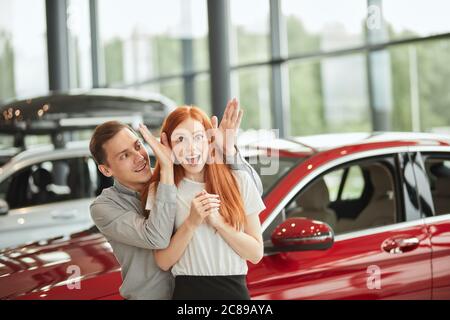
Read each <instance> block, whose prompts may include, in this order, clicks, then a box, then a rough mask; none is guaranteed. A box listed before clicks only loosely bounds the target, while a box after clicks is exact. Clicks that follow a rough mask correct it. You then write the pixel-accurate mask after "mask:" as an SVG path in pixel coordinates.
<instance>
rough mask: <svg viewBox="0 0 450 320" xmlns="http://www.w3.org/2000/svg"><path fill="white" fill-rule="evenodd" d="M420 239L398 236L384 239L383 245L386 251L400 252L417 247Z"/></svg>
mask: <svg viewBox="0 0 450 320" xmlns="http://www.w3.org/2000/svg"><path fill="white" fill-rule="evenodd" d="M419 244H420V241H419V239H418V238H416V237H408V236H398V237H392V238H388V239H386V240H384V242H383V244H382V245H381V247H382V248H383V250H384V251H386V252H388V253H392V254H400V253H405V252H409V251H412V250H414V249H416V248H417V247H418V246H419Z"/></svg>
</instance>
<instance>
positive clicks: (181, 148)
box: [170, 118, 209, 175]
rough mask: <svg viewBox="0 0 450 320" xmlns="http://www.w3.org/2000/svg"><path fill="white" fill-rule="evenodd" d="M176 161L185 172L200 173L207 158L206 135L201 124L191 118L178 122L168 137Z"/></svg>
mask: <svg viewBox="0 0 450 320" xmlns="http://www.w3.org/2000/svg"><path fill="white" fill-rule="evenodd" d="M170 141H171V144H172V150H173V152H174V154H175V159H176V163H178V164H181V166H182V167H183V168H184V170H185V171H186V173H187V174H194V175H195V174H198V173H200V172H201V171H202V170H203V168H204V167H205V164H206V162H207V160H208V151H209V144H208V137H207V135H206V130H205V127H204V126H203V124H202V123H201V122H199V121H197V120H194V119H192V118H189V119H186V120H185V121H183V122H182V123H180V124H179V125H178V126H177V127H176V128H175V130H174V131H173V132H172V135H171V137H170Z"/></svg>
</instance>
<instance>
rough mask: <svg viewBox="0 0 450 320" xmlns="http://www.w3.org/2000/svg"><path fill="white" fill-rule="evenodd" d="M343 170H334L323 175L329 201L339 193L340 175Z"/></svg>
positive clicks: (335, 198)
mask: <svg viewBox="0 0 450 320" xmlns="http://www.w3.org/2000/svg"><path fill="white" fill-rule="evenodd" d="M343 174H344V170H343V169H342V170H335V171H332V172H330V173H329V174H326V175H324V176H323V179H324V180H325V184H326V185H327V188H328V193H329V194H330V201H336V200H337V198H338V195H339V188H340V185H341V182H342V175H343Z"/></svg>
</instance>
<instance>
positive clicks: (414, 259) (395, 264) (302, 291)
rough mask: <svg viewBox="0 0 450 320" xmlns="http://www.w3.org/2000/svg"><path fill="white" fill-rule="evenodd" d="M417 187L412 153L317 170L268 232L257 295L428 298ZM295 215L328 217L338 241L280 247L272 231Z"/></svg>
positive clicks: (253, 274)
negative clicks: (320, 246) (320, 247)
mask: <svg viewBox="0 0 450 320" xmlns="http://www.w3.org/2000/svg"><path fill="white" fill-rule="evenodd" d="M308 162H309V161H308ZM308 162H305V164H303V165H304V166H306V167H307V166H308ZM306 167H305V168H306ZM312 174H314V173H312ZM299 183H300V185H302V182H301V181H300V182H299ZM303 184H304V182H303ZM415 187H416V181H415V178H414V174H413V169H412V168H411V163H410V158H409V155H408V154H405V155H403V156H402V157H398V158H397V156H396V155H391V156H383V157H378V158H371V159H361V160H356V161H354V162H351V163H347V164H343V165H339V166H337V167H334V168H332V169H330V170H327V171H326V172H324V173H320V172H319V173H317V172H316V173H315V176H314V178H313V179H312V181H311V182H309V183H308V184H307V185H306V186H305V187H301V188H300V190H299V192H298V193H296V194H294V195H293V196H292V197H291V198H290V199H288V202H287V205H285V206H284V207H283V209H282V210H281V211H280V212H275V214H276V217H275V219H274V221H273V222H272V223H271V224H270V225H269V226H268V227H267V229H266V230H265V231H264V240H265V248H266V255H265V256H264V258H263V260H262V261H261V262H260V263H259V264H257V265H250V272H249V276H248V285H249V289H250V292H251V295H252V298H255V299H412V298H417V299H429V298H430V297H431V267H430V255H431V249H430V243H429V238H428V237H427V233H426V230H425V228H424V223H423V220H422V219H421V217H420V210H419V207H418V206H417V192H416V188H415ZM282 203H283V202H282ZM406 211H408V212H407V213H406ZM292 215H294V216H297V217H301V216H303V217H307V218H309V219H313V220H317V218H318V217H319V218H320V219H319V220H322V221H323V220H326V222H327V224H329V225H330V226H331V227H332V228H333V229H334V230H336V231H335V233H336V236H335V242H334V244H333V246H332V247H331V248H329V249H327V250H322V251H320V250H316V251H290V252H289V251H288V252H280V251H277V250H276V249H277V248H276V247H273V244H272V242H271V241H270V235H271V232H272V230H274V229H275V227H276V226H277V225H278V224H279V223H281V222H282V221H283V220H285V219H287V218H289V217H290V216H292ZM268 249H269V250H268ZM267 252H270V253H268V254H267Z"/></svg>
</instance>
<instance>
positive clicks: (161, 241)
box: [90, 183, 177, 249]
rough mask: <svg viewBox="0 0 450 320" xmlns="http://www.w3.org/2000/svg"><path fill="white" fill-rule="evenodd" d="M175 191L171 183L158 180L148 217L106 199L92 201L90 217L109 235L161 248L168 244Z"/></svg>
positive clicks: (137, 243) (133, 244)
mask: <svg viewBox="0 0 450 320" xmlns="http://www.w3.org/2000/svg"><path fill="white" fill-rule="evenodd" d="M176 193H177V190H176V187H175V186H174V185H166V184H163V183H160V184H159V185H158V189H157V191H156V197H155V202H154V204H153V207H152V210H151V213H150V215H149V217H148V219H146V218H145V217H143V216H142V215H139V214H138V213H137V212H135V211H125V210H124V209H123V208H122V207H121V206H120V205H118V204H116V203H115V202H114V201H108V200H99V201H94V203H92V204H91V207H90V209H91V217H92V219H93V220H94V223H95V225H96V226H97V227H98V229H99V230H100V232H102V233H103V234H104V235H105V236H106V237H108V238H110V239H113V240H115V241H118V242H121V243H125V244H127V245H131V246H135V247H140V248H144V249H164V248H167V247H168V246H169V243H170V238H171V237H172V232H173V228H174V224H175V214H176V208H177V204H176Z"/></svg>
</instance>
